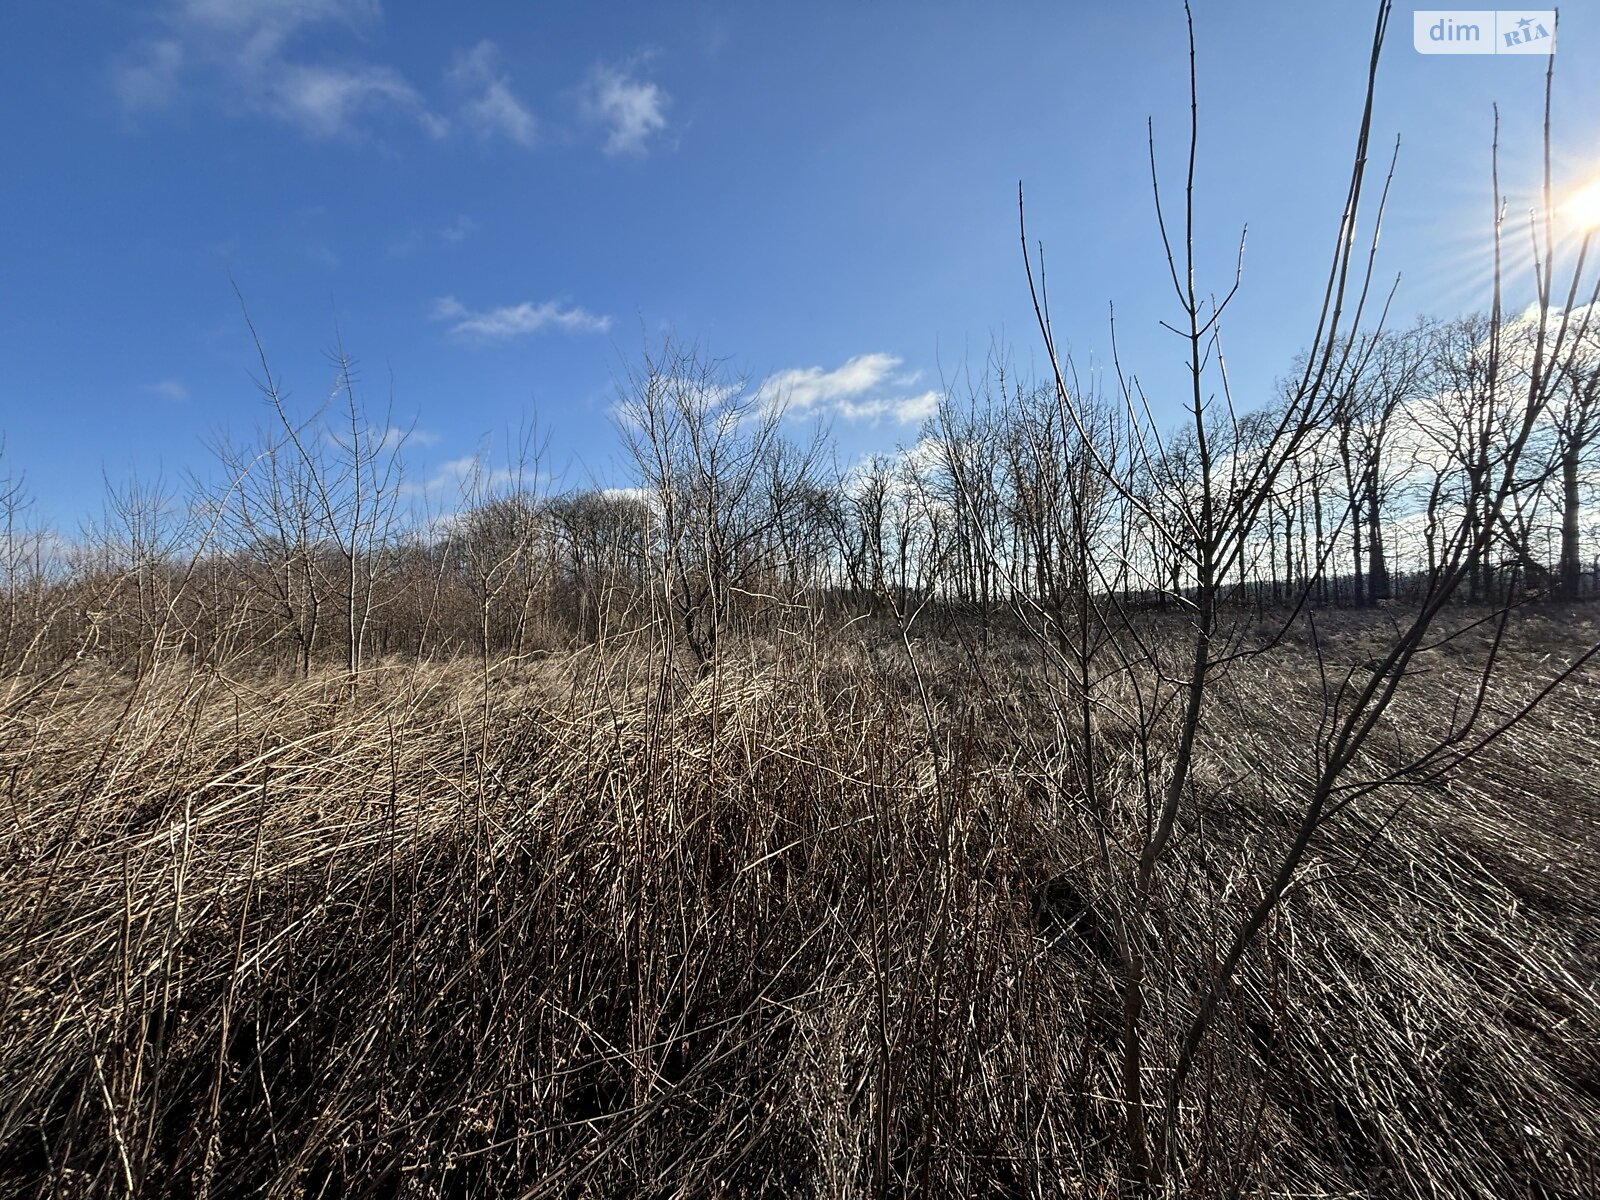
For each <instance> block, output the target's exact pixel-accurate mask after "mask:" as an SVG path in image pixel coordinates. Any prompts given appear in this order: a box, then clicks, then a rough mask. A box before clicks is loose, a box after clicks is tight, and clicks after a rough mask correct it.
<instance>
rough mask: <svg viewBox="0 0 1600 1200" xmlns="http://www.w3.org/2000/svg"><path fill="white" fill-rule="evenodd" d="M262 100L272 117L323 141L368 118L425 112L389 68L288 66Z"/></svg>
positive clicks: (267, 85)
mask: <svg viewBox="0 0 1600 1200" xmlns="http://www.w3.org/2000/svg"><path fill="white" fill-rule="evenodd" d="M260 98H261V102H262V104H263V105H264V107H265V108H266V110H267V111H268V112H270V113H272V115H274V116H276V117H278V118H279V119H281V120H283V121H286V122H288V123H289V124H291V125H297V126H299V127H300V129H301V130H302V131H303V132H305V133H307V134H310V135H311V136H312V137H318V138H333V137H341V136H344V135H347V134H349V133H351V132H352V131H353V130H354V129H355V127H356V118H357V117H359V116H362V115H365V114H368V113H379V112H382V111H384V110H386V109H399V110H402V111H405V110H413V111H416V110H421V109H422V108H423V104H422V100H421V98H420V97H419V96H418V95H417V93H416V92H415V91H414V90H413V89H412V87H411V85H410V84H408V83H406V81H405V80H404V79H402V78H401V77H400V76H399V75H398V74H397V73H395V72H394V71H392V70H390V69H389V68H388V67H361V68H355V69H349V68H340V67H320V66H319V67H313V66H290V65H288V64H284V65H283V66H282V67H280V68H279V70H278V72H277V73H276V75H275V77H274V78H272V79H270V80H268V81H266V83H265V84H264V86H263V88H262V92H261V97H260Z"/></svg>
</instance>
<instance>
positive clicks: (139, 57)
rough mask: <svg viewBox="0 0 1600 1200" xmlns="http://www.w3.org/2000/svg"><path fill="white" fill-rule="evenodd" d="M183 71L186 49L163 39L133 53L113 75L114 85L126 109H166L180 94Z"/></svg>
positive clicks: (167, 39)
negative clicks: (179, 81) (178, 93)
mask: <svg viewBox="0 0 1600 1200" xmlns="http://www.w3.org/2000/svg"><path fill="white" fill-rule="evenodd" d="M182 70H183V46H182V45H181V44H180V43H178V42H176V41H174V40H172V39H171V38H162V39H159V40H157V41H153V42H147V43H146V44H145V45H143V46H141V47H140V48H139V49H138V50H136V51H133V52H132V53H130V54H129V55H128V57H127V58H126V60H125V61H124V62H123V63H122V64H121V65H120V66H118V67H117V69H116V70H115V71H114V72H113V74H112V79H111V83H112V86H113V87H114V88H115V89H116V92H117V99H119V100H121V101H122V104H123V107H124V108H127V109H130V110H133V111H138V110H141V109H153V108H164V107H166V106H167V105H168V104H170V103H172V99H173V97H174V96H175V95H176V94H177V91H178V78H179V75H180V74H181V72H182Z"/></svg>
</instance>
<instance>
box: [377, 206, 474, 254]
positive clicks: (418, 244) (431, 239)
mask: <svg viewBox="0 0 1600 1200" xmlns="http://www.w3.org/2000/svg"><path fill="white" fill-rule="evenodd" d="M477 227H478V223H477V222H476V221H474V220H473V219H472V218H471V217H468V216H460V217H457V218H456V219H455V220H454V221H451V222H450V223H449V224H448V225H444V226H441V227H440V228H438V229H425V228H423V227H421V226H413V227H412V228H410V229H408V230H407V231H406V234H405V236H404V237H402V238H400V239H398V240H397V241H395V242H394V243H392V244H391V245H390V247H389V253H390V254H391V255H393V256H394V257H396V258H403V257H405V256H406V255H408V254H415V253H417V252H418V251H419V250H423V249H426V248H427V247H429V246H432V245H434V244H435V243H437V244H438V245H441V246H456V245H460V244H461V243H462V242H464V241H466V240H467V239H468V238H469V237H471V236H472V233H473V231H474V230H475V229H477Z"/></svg>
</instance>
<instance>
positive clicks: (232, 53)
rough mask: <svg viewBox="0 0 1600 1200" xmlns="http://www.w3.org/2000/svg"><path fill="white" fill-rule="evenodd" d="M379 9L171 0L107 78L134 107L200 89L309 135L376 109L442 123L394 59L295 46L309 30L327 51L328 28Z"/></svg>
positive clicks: (163, 103)
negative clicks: (391, 63) (306, 51)
mask: <svg viewBox="0 0 1600 1200" xmlns="http://www.w3.org/2000/svg"><path fill="white" fill-rule="evenodd" d="M381 17H382V13H381V10H380V8H379V6H378V4H377V3H376V0H173V2H172V3H170V4H168V5H167V7H166V9H165V12H164V13H163V14H162V16H161V17H160V21H161V24H162V26H163V33H162V36H160V37H155V38H151V39H147V40H146V41H144V42H142V43H140V44H139V45H137V46H135V47H133V48H132V49H131V50H130V51H129V52H128V53H127V54H125V55H124V56H123V57H122V59H121V61H120V62H119V63H118V64H117V65H116V66H115V67H114V68H113V72H112V86H113V88H114V90H115V91H116V94H117V97H118V98H119V99H120V100H121V102H122V104H123V105H124V107H126V108H127V109H128V110H129V111H132V112H147V111H151V110H154V109H159V108H164V107H167V106H170V105H172V104H175V103H177V102H178V101H179V100H181V99H183V98H185V97H190V98H201V99H205V100H207V101H209V102H211V103H215V104H217V105H222V106H228V107H232V108H235V109H240V110H243V111H246V112H252V113H257V114H261V115H264V116H268V117H271V118H273V119H275V120H279V121H282V122H284V123H286V124H289V125H292V126H294V127H296V128H298V129H299V130H300V131H301V132H303V133H305V134H306V135H308V136H310V137H315V138H333V137H347V136H350V135H352V134H354V133H356V132H357V131H358V130H359V129H360V127H361V126H360V122H361V120H362V119H363V118H371V117H374V116H378V115H389V116H401V117H404V118H406V119H409V120H415V121H417V122H418V123H419V124H421V125H422V126H423V128H424V129H427V130H429V131H430V132H434V133H438V132H440V131H441V128H442V126H441V120H442V119H441V118H439V117H438V116H437V115H436V114H434V113H432V112H431V111H430V110H429V108H428V105H427V103H426V102H425V101H424V100H423V98H422V97H421V95H420V94H419V93H418V92H417V91H416V89H415V88H413V87H412V86H411V84H410V83H408V82H407V81H406V79H405V78H404V76H402V75H401V74H400V73H399V72H398V71H396V70H395V69H393V68H392V67H388V66H383V65H381V64H371V63H363V62H344V63H339V62H335V61H330V60H329V59H328V58H327V57H326V55H325V54H321V53H319V56H318V61H316V62H308V61H304V60H303V59H301V58H300V57H297V55H296V53H295V51H296V47H297V44H298V43H299V42H302V41H310V40H311V38H312V37H313V36H314V37H315V40H316V42H317V43H318V50H319V51H323V50H324V49H325V47H326V45H327V43H328V42H329V41H330V32H332V31H334V30H336V29H337V28H340V27H342V28H343V29H345V30H347V31H356V32H359V31H361V30H362V29H364V28H366V27H368V26H370V25H373V24H375V23H376V22H378V21H379V20H380V19H381Z"/></svg>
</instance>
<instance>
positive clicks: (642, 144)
mask: <svg viewBox="0 0 1600 1200" xmlns="http://www.w3.org/2000/svg"><path fill="white" fill-rule="evenodd" d="M670 100H671V97H669V96H668V95H667V93H666V92H665V91H663V90H662V89H661V87H660V86H659V85H658V84H654V83H646V82H644V81H643V80H639V79H634V78H632V77H630V76H629V75H627V74H625V73H623V72H622V71H618V70H615V69H614V68H611V67H596V68H595V69H594V71H593V72H592V73H591V74H590V76H589V83H588V86H587V88H586V89H585V93H584V96H583V109H584V112H585V113H586V114H587V115H588V116H589V118H590V119H591V120H593V121H597V122H599V123H600V124H603V125H605V126H606V127H607V133H606V144H605V152H606V153H607V154H642V153H643V152H644V150H645V148H646V144H647V143H648V142H649V141H650V139H651V137H653V136H654V135H655V134H657V133H660V132H661V131H662V130H663V129H665V128H666V127H667V118H666V114H665V109H666V106H667V104H668V103H669V102H670Z"/></svg>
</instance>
